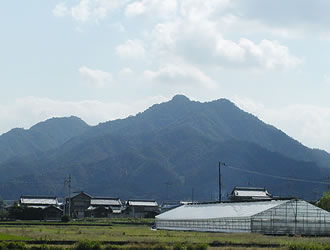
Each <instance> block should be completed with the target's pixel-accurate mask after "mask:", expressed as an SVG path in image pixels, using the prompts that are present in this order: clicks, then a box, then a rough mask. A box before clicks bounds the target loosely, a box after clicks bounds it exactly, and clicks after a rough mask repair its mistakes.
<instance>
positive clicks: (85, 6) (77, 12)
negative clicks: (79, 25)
mask: <svg viewBox="0 0 330 250" xmlns="http://www.w3.org/2000/svg"><path fill="white" fill-rule="evenodd" d="M89 8H90V7H89V0H81V1H80V2H79V4H77V5H76V6H74V7H72V8H71V14H72V17H73V18H74V19H75V20H77V21H80V22H85V21H87V20H88V19H89V17H90V15H91V13H90V9H89Z"/></svg>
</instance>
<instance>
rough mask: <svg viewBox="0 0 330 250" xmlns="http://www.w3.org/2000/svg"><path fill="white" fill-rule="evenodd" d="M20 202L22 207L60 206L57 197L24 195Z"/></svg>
mask: <svg viewBox="0 0 330 250" xmlns="http://www.w3.org/2000/svg"><path fill="white" fill-rule="evenodd" d="M19 202H20V204H22V205H45V206H47V205H58V200H57V197H56V196H37V195H22V196H21V198H20V200H19Z"/></svg>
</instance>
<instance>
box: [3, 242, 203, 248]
mask: <svg viewBox="0 0 330 250" xmlns="http://www.w3.org/2000/svg"><path fill="white" fill-rule="evenodd" d="M207 247H208V245H207V244H205V243H199V244H188V245H186V244H184V243H177V244H175V245H174V246H173V247H169V246H166V245H165V244H161V243H160V244H156V245H154V246H149V245H138V246H131V247H125V246H114V245H105V246H102V244H101V243H100V242H98V241H89V240H84V241H80V242H78V243H76V244H75V245H74V246H73V247H72V248H70V249H71V250H116V249H120V250H125V249H126V250H139V249H150V250H167V249H174V250H205V249H207ZM9 249H15V250H16V249H17V250H60V249H63V248H61V247H50V246H47V245H41V246H32V247H29V246H27V245H26V244H25V243H23V242H0V250H9Z"/></svg>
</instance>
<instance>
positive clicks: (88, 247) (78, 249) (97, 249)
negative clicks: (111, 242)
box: [74, 240, 102, 250]
mask: <svg viewBox="0 0 330 250" xmlns="http://www.w3.org/2000/svg"><path fill="white" fill-rule="evenodd" d="M74 249H75V250H102V246H101V243H100V242H98V241H89V240H83V241H79V242H78V243H77V244H76V245H75V247H74Z"/></svg>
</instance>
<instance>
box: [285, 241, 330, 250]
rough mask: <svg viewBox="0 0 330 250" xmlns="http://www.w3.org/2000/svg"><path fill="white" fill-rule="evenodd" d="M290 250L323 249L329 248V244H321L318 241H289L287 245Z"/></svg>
mask: <svg viewBox="0 0 330 250" xmlns="http://www.w3.org/2000/svg"><path fill="white" fill-rule="evenodd" d="M289 249H290V250H324V249H330V245H322V244H320V243H313V242H299V243H291V244H290V245H289Z"/></svg>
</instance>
